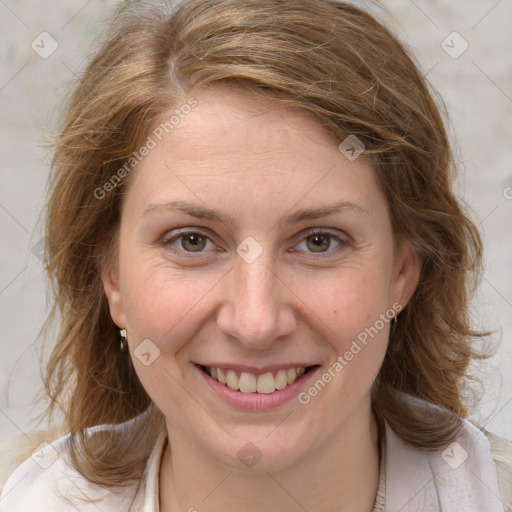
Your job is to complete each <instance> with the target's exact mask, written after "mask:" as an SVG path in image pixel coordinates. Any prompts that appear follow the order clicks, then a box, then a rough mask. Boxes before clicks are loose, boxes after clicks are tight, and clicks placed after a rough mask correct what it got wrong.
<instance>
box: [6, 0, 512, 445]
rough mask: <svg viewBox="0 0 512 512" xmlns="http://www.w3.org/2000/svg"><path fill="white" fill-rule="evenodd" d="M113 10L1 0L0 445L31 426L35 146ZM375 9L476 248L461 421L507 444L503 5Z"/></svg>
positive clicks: (36, 324)
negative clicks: (389, 25) (470, 360)
mask: <svg viewBox="0 0 512 512" xmlns="http://www.w3.org/2000/svg"><path fill="white" fill-rule="evenodd" d="M114 3H115V2H112V1H111V0H110V1H107V0H103V1H101V0H89V1H87V0H67V1H64V0H53V1H52V2H51V3H49V2H36V1H35V0H0V33H1V34H2V43H1V74H0V102H1V106H0V109H1V110H0V111H1V113H2V125H1V137H0V149H1V171H0V237H1V252H0V438H2V437H4V436H5V435H6V434H8V433H11V432H14V431H16V430H22V431H24V430H25V431H26V430H27V429H29V428H31V427H32V426H33V421H32V420H31V418H32V417H33V415H34V411H33V410H32V409H31V407H30V404H31V402H32V400H33V397H34V395H35V392H36V390H37V389H38V387H39V384H40V377H39V369H38V361H37V352H36V343H37V342H36V338H37V334H38V331H39V329H40V327H41V325H42V323H43V321H44V318H45V315H46V312H47V298H46V289H47V284H46V281H45V276H44V274H43V272H42V266H41V262H40V261H39V258H38V257H37V248H38V245H37V244H38V242H39V240H40V239H41V236H42V235H41V229H40V224H38V222H39V215H40V209H41V206H42V204H43V201H44V196H45V186H46V178H47V172H48V161H49V153H48V151H47V150H46V149H44V146H43V144H44V142H45V141H47V140H48V139H49V138H51V137H52V136H54V135H55V131H56V128H55V127H56V121H57V119H58V118H59V106H60V103H61V100H62V97H63V94H64V92H65V91H66V90H67V88H68V87H69V86H70V84H71V83H72V81H73V80H74V79H75V77H76V73H78V72H80V71H81V70H82V69H83V67H84V64H85V62H86V58H87V55H88V54H89V53H90V44H91V42H93V41H94V40H95V37H96V35H97V33H98V31H99V30H100V27H101V23H100V22H101V20H103V19H105V18H106V17H107V16H108V14H109V13H110V12H111V7H112V6H113V5H114ZM356 3H357V2H356ZM382 3H383V4H384V5H385V6H386V7H387V8H388V9H389V10H390V11H391V13H392V15H393V16H394V18H395V23H394V27H395V29H396V30H397V31H399V33H400V35H401V36H402V38H403V39H404V40H405V41H407V42H408V43H409V44H410V45H411V47H412V48H413V49H414V50H415V52H416V55H417V57H418V60H419V62H420V64H421V66H422V68H423V69H424V71H425V73H428V78H429V79H430V81H431V82H432V83H433V84H434V86H435V87H436V88H437V89H438V90H439V91H440V92H441V94H442V96H443V97H444V99H445V101H446V103H447V105H448V109H449V112H450V115H451V120H452V127H453V130H454V132H455V133H456V134H457V140H458V145H459V154H458V160H459V161H460V163H461V166H462V167H463V169H464V173H463V175H462V177H461V179H460V181H459V183H458V189H459V195H460V197H461V199H462V200H464V201H465V202H466V203H467V204H468V206H469V207H470V208H471V210H472V212H473V216H474V219H476V222H477V223H479V226H480V229H481V231H482V233H483V236H484V242H485V247H486V258H485V262H486V266H485V267H486V268H485V274H484V276H483V280H482V286H481V288H480V291H479V294H478V297H477V298H476V300H475V302H474V313H475V317H478V319H479V320H478V322H479V324H478V325H483V326H485V327H486V328H489V329H492V330H493V331H494V332H495V334H494V335H493V338H492V339H493V342H494V343H500V346H499V349H498V353H497V355H496V356H495V357H494V358H493V359H492V360H490V361H489V362H487V363H486V364H485V365H482V366H479V367H478V368H477V371H478V372H479V375H480V376H481V377H482V379H483V382H484V391H485V392H484V396H483V400H482V402H481V405H480V407H479V408H478V409H476V410H475V411H473V413H472V418H473V419H475V420H476V421H478V422H480V423H481V424H483V425H485V426H486V428H487V429H488V430H491V431H493V432H495V433H497V434H500V435H502V436H504V437H507V438H509V439H512V354H511V351H512V322H511V319H512V243H511V240H510V233H511V230H510V225H511V220H512V188H507V187H512V166H511V162H512V159H511V156H512V155H511V153H512V144H511V141H512V121H511V120H512V57H511V55H512V30H511V29H510V20H511V19H512V0H499V1H496V0H469V1H468V0H465V1H454V0H453V1H449V0H430V1H426V0H414V1H412V0H387V1H385V2H382ZM454 31H457V32H458V33H459V34H460V35H461V36H462V38H463V39H464V40H465V41H466V42H467V44H468V48H467V50H466V51H465V52H464V53H462V54H461V55H460V56H458V57H457V58H453V57H454V56H456V54H457V53H459V52H460V51H461V50H462V49H463V45H464V44H465V43H464V41H463V40H462V39H460V38H458V36H457V35H450V34H452V33H453V32H454ZM42 32H48V33H49V34H50V35H51V37H52V38H53V39H54V40H55V41H56V44H58V47H57V48H56V50H55V51H54V52H53V53H52V54H51V55H49V56H48V55H44V52H49V51H50V50H51V48H52V47H51V44H52V42H51V40H50V39H49V38H48V36H40V34H41V33H42ZM448 36H449V37H448ZM447 37H448V39H447ZM41 39H44V48H43V43H42V42H41ZM32 41H35V43H34V45H35V44H39V52H40V53H43V56H44V57H46V58H43V57H41V56H40V55H38V54H37V53H36V52H35V51H34V49H33V48H32V47H31V44H32ZM443 41H445V43H444V48H445V49H446V50H447V51H448V52H450V53H451V54H452V55H451V56H450V55H449V54H448V53H447V52H446V51H445V49H443V47H442V44H443Z"/></svg>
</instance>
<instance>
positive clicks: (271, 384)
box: [206, 367, 306, 393]
mask: <svg viewBox="0 0 512 512" xmlns="http://www.w3.org/2000/svg"><path fill="white" fill-rule="evenodd" d="M206 370H207V372H208V373H209V374H210V375H211V376H212V378H214V379H215V380H216V381H218V382H220V383H221V384H224V385H226V386H228V387H229V388H231V389H233V390H235V391H241V392H242V393H273V392H274V391H275V390H276V389H283V388H285V387H286V386H288V385H289V384H292V383H293V382H295V380H296V379H297V378H299V377H300V376H301V375H303V374H304V373H305V372H306V368H288V369H286V370H279V371H277V372H276V373H275V375H274V374H273V373H272V372H267V373H262V374H261V375H259V376H256V375H254V374H253V373H248V372H240V373H239V374H238V373H237V372H236V371H235V370H230V369H225V368H224V369H222V368H211V367H207V368H206Z"/></svg>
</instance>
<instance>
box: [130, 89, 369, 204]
mask: <svg viewBox="0 0 512 512" xmlns="http://www.w3.org/2000/svg"><path fill="white" fill-rule="evenodd" d="M191 96H192V94H191ZM193 97H194V98H195V100H196V101H197V106H195V107H194V109H193V110H190V111H189V113H187V114H186V115H183V116H182V117H181V119H180V122H179V123H178V124H177V125H176V126H174V127H173V129H172V130H171V131H169V133H168V134H167V135H165V136H164V137H163V139H162V141H161V142H159V143H158V144H157V145H156V147H155V148H154V149H153V150H152V151H151V152H150V153H149V154H148V155H147V156H146V157H145V158H144V159H143V160H142V161H141V162H140V164H139V165H138V166H137V169H136V172H135V176H133V177H132V178H133V180H132V181H133V183H132V184H131V187H132V188H135V189H138V192H139V193H141V194H142V195H144V196H145V200H146V202H161V201H164V200H167V199H169V200H175V199H176V197H172V198H168V197H166V196H169V194H170V195H172V194H173V193H177V191H179V193H180V194H183V193H185V194H187V195H188V196H193V195H194V194H196V195H197V194H199V195H200V196H201V197H203V198H206V197H208V198H209V199H211V197H212V196H213V195H217V196H218V195H219V192H220V195H221V197H220V199H221V200H225V199H226V197H227V194H228V192H230V191H233V190H234V189H237V190H238V191H239V192H242V193H243V194H244V197H242V198H240V200H244V201H246V203H247V205H249V203H251V204H253V206H258V207H264V205H265V203H266V204H267V206H268V202H269V201H274V202H275V201H279V199H282V200H283V201H284V202H286V203H288V202H290V201H298V200H301V201H302V202H305V203H307V202H308V201H309V202H318V201H322V200H323V199H324V198H325V199H329V200H331V199H336V200H339V201H343V200H352V199H354V198H358V199H359V200H362V201H363V202H368V200H369V198H368V197H366V196H368V195H369V193H370V192H372V189H375V187H376V182H375V176H374V175H373V170H372V169H371V167H370V166H369V164H367V163H365V161H364V159H363V158H359V159H358V160H356V161H350V160H348V159H347V158H346V157H344V156H343V154H342V153H340V151H339V150H338V142H337V141H336V140H335V139H334V137H333V136H332V134H330V133H328V132H327V131H326V130H325V129H323V128H322V127H321V126H320V123H319V120H317V119H316V118H315V117H314V116H313V115H312V114H310V113H308V112H305V111H303V110H301V109H299V108H296V107H294V108H291V107H283V106H282V105H279V104H277V103H276V102H275V101H271V100H265V99H258V98H253V97H251V96H249V95H248V94H247V93H244V92H240V91H236V90H233V89H227V88H218V87H215V88H210V89H205V90H203V91H201V92H196V93H193ZM168 117H169V116H168V115H166V118H168ZM377 188H378V187H377ZM342 191H344V194H345V197H334V196H336V195H338V194H339V193H341V192H342ZM373 192H375V191H373ZM139 195H140V194H139ZM370 195H371V194H370ZM301 198H302V199H301ZM195 199H198V198H197V197H196V198H195ZM231 199H237V197H236V194H235V195H234V196H233V197H231ZM205 200H206V199H205ZM304 206H306V204H304Z"/></svg>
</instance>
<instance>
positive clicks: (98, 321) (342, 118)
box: [45, 0, 484, 486]
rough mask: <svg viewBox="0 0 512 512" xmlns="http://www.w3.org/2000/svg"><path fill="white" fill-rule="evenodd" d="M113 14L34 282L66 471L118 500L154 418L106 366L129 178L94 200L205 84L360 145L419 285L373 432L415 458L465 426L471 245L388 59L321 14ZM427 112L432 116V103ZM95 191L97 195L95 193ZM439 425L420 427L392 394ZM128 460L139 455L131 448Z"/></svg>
mask: <svg viewBox="0 0 512 512" xmlns="http://www.w3.org/2000/svg"><path fill="white" fill-rule="evenodd" d="M171 5H172V4H171V3H170V2H169V3H168V2H156V1H155V2H152V1H138V2H137V1H135V2H128V3H126V4H124V5H122V6H121V7H119V8H118V10H117V11H116V12H115V14H114V16H113V19H112V21H111V23H110V25H109V28H108V30H107V31H106V36H105V38H104V40H103V42H102V43H101V45H100V47H99V49H98V50H97V52H96V53H95V54H94V56H93V58H92V60H91V61H90V63H89V65H88V66H87V68H86V70H85V72H84V73H83V75H82V77H81V79H80V81H79V82H78V83H77V85H76V87H75V89H74V91H73V94H72V95H71V97H70V100H69V103H68V105H67V108H66V115H65V119H64V120H63V125H62V129H61V131H60V134H59V137H58V141H57V143H56V148H55V153H54V158H53V162H52V173H51V180H50V196H49V201H48V204H47V238H48V240H49V245H48V254H47V258H48V259H47V269H48V273H49V277H50V279H51V281H52V283H53V290H54V293H55V306H54V308H53V311H52V314H51V317H50V318H51V319H53V320H57V322H58V326H59V332H58V336H57V340H56V343H55V345H54V348H53V351H52V353H51V356H50V358H49V362H48V364H47V370H46V374H45V391H46V394H47V395H48V396H49V397H50V400H49V405H48V408H47V412H46V414H47V415H49V416H51V415H52V414H53V413H54V411H55V410H56V409H57V408H60V409H61V410H62V411H63V413H64V416H65V420H66V428H67V429H68V430H69V431H70V432H71V445H70V450H71V458H72V461H73V464H74V465H75V467H76V469H77V470H78V471H80V472H81V473H82V474H83V475H84V476H85V477H86V478H88V479H89V480H90V481H92V482H95V483H98V484H102V485H107V486H110V485H112V486H114V485H123V483H126V482H127V481H129V479H130V478H137V477H138V475H139V474H140V471H141V469H142V468H143V467H144V463H145V457H147V455H148V454H147V451H146V452H145V451H144V450H143V449H142V448H141V447H142V446H143V442H142V441H143V440H144V441H146V442H147V440H148V439H149V440H152V439H154V438H155V436H156V434H157V432H158V431H159V429H160V428H162V427H163V425H164V423H163V415H162V413H161V412H160V411H159V410H158V409H157V408H156V407H155V406H154V404H152V402H151V400H150V398H149V397H148V395H147V394H146V392H145V390H144V388H143V387H142V385H141V383H140V382H139V380H138V377H137V375H136V373H135V371H134V367H133V365H132V362H131V359H130V357H129V356H127V355H123V354H122V353H120V352H119V338H118V328H117V327H116V325H115V324H114V323H113V321H112V319H111V317H110V314H109V308H108V305H107V301H106V297H105V294H104V291H103V285H102V280H101V274H102V270H103V269H104V268H105V265H108V264H109V263H111V262H112V261H115V250H116V239H117V231H118V227H119V222H120V203H121V200H122V196H123V192H124V190H125V185H126V183H127V182H128V181H129V179H130V178H129V176H128V177H127V178H126V179H124V180H123V181H122V182H121V183H119V184H117V186H115V187H112V189H111V190H108V191H107V192H106V193H105V194H104V197H102V198H101V199H100V198H98V197H97V194H95V190H97V189H98V188H101V187H104V184H105V183H106V182H108V181H109V180H111V179H112V177H113V176H114V175H116V173H118V171H119V169H120V168H121V167H122V166H123V165H124V164H125V163H126V162H127V161H128V160H129V158H130V157H131V156H132V154H133V152H134V151H136V150H137V149H138V148H139V147H140V146H141V144H143V143H144V141H145V140H146V138H147V137H148V134H149V133H150V132H149V130H150V129H151V127H153V126H154V125H155V123H156V122H157V121H158V120H160V119H162V117H163V116H164V115H167V116H168V115H169V112H171V111H172V110H173V109H176V108H178V107H180V106H181V105H183V104H184V103H185V102H186V99H187V97H190V96H192V95H193V93H194V91H198V90H200V89H202V88H204V87H210V86H215V85H222V86H228V87H232V88H233V89H236V90H238V91H245V92H246V93H247V94H249V95H251V96H252V97H258V98H264V99H265V100H270V101H275V102H276V104H278V105H281V106H290V107H298V108H300V109H302V110H303V111H304V112H308V113H310V114H312V115H313V116H314V118H315V119H316V120H317V122H318V125H319V126H320V127H322V128H323V129H324V130H326V131H327V132H328V133H329V134H331V135H332V137H333V140H335V141H338V142H341V141H343V140H344V139H345V137H347V136H348V135H349V134H354V135H356V136H357V137H358V138H359V139H360V140H361V141H362V142H363V143H364V145H365V152H364V155H365V156H366V158H368V159H369V161H370V162H371V164H372V165H373V167H374V169H375V172H376V175H377V176H378V179H379V183H380V186H381V187H382V190H383V192H384V194H385V196H386V198H387V201H388V203H389V210H390V215H391V220H392V225H393V229H394V233H395V237H396V240H397V241H398V242H399V241H400V240H409V241H411V242H412V244H413V245H414V247H415V248H416V250H417V251H418V254H419V256H420V259H421V262H422V269H421V276H420V281H419V284H418V287H417V289H416V291H415V293H414V295H413V297H412V298H411V300H410V302H409V303H408V305H407V306H406V308H405V309H404V311H403V312H401V314H400V318H399V321H398V323H397V324H396V325H395V326H394V327H393V329H392V331H391V334H390V343H389V347H388V351H387V354H386V357H385V360H384V363H383V365H382V368H381V371H380V373H379V375H378V377H377V379H376V381H375V383H374V385H373V388H372V399H373V401H372V403H373V409H374V413H375V415H376V417H377V419H378V420H379V421H380V422H381V423H382V422H383V421H384V420H386V421H387V422H388V423H389V424H390V425H391V427H392V428H393V429H394V430H395V431H396V432H397V434H398V435H399V436H400V437H401V438H402V439H403V440H405V441H407V442H409V443H412V444H413V445H416V446H418V447H423V448H426V449H433V448H438V447H440V446H443V445H445V444H446V443H448V442H449V441H450V440H452V439H453V437H454V435H455V434H456V433H457V430H458V429H459V427H460V418H462V417H464V416H465V415H466V413H467V403H466V402H467V400H466V398H467V397H466V395H465V392H464V389H465V383H466V380H467V379H468V377H469V376H468V374H467V371H468V366H469V364H470V362H471V361H472V359H473V358H476V357H483V356H482V355H481V354H480V353H478V352H477V351H476V349H475V343H474V342H475V340H476V339H477V338H478V337H479V336H482V335H483V334H484V333H480V332H476V331H474V330H473V329H472V328H471V325H470V320H471V319H470V314H469V301H470V299H471V296H472V293H473V292H474V288H475V286H476V284H477V281H478V276H479V274H480V270H481V257H482V255H481V252H482V247H481V241H480V237H479V234H478V231H477V229H476V227H475V225H474V224H473V223H472V222H471V220H470V219H469V217H468V215H467V214H466V213H465V211H464V209H463V208H462V206H461V204H460V202H459V201H458V200H457V198H456V197H455V195H454V191H453V187H452V182H453V178H454V173H455V170H456V169H455V166H454V162H453V158H452V152H451V146H450V142H449V139H448V137H447V132H446V130H445V126H444V124H443V120H442V117H441V115H440V107H439V106H438V103H439V102H438V101H437V100H435V95H434V94H433V93H432V90H431V88H430V86H429V85H428V83H427V81H426V79H425V77H424V76H423V74H422V72H421V70H420V69H419V67H418V66H417V64H416V63H415V61H414V59H413V58H412V57H411V55H410V52H409V51H408V50H407V49H406V48H405V47H404V45H403V44H402V43H401V42H400V41H399V40H398V39H397V38H396V37H395V36H394V35H393V34H392V32H391V31H390V30H389V29H388V28H386V26H385V24H384V23H383V22H380V21H378V20H377V17H376V15H371V14H369V13H368V12H365V11H364V10H362V9H361V8H357V7H355V6H354V5H351V4H348V3H342V2H338V1H334V0H294V1H293V2H289V1H283V0H258V1H254V0H209V1H204V0H190V1H186V2H183V3H181V4H180V5H178V6H177V7H175V8H172V7H171ZM439 105H442V103H439ZM103 190H105V189H104V188H103ZM397 391H399V392H402V393H404V394H406V395H411V396H414V397H418V398H422V399H424V400H427V401H429V402H431V403H433V404H436V405H438V406H439V407H441V408H442V409H444V410H446V411H447V413H446V414H444V415H441V416H439V417H436V418H421V417H418V416H417V413H416V412H414V410H413V408H411V407H410V406H409V405H407V403H406V402H404V401H402V400H401V398H400V397H401V396H403V395H402V394H401V393H397ZM144 411H147V413H148V414H147V415H143V416H142V420H141V421H140V422H138V423H137V424H136V426H135V427H134V428H133V430H132V431H130V432H128V433H125V435H124V436H123V437H122V438H120V437H116V436H111V437H110V438H109V440H108V442H107V443H106V444H104V445H99V446H93V445H92V444H91V441H90V439H89V438H88V437H87V436H86V434H85V430H84V429H85V428H86V427H91V426H94V425H100V424H118V423H121V422H124V421H126V420H129V419H131V418H134V417H135V416H137V415H139V414H141V413H142V412H144ZM138 448H140V449H138Z"/></svg>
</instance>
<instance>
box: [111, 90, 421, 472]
mask: <svg viewBox="0 0 512 512" xmlns="http://www.w3.org/2000/svg"><path fill="white" fill-rule="evenodd" d="M194 97H195V98H196V99H197V101H198V105H197V107H195V108H194V109H193V110H192V111H191V112H190V113H189V114H188V115H187V116H186V117H184V119H182V120H181V121H180V123H179V124H178V125H176V126H175V127H174V129H173V130H172V131H171V132H170V133H169V135H168V136H167V137H166V138H164V139H163V140H162V142H160V143H159V144H157V145H156V147H155V148H154V149H152V150H151V151H150V152H149V154H148V155H147V156H146V157H145V158H144V159H143V160H142V161H141V162H140V163H139V165H138V167H137V169H136V170H135V171H134V173H133V175H132V176H131V178H130V180H131V181H130V183H129V186H128V188H127V191H126V194H125V196H124V200H123V206H122V215H121V225H120V234H119V250H118V260H117V261H116V262H115V264H114V265H113V267H112V268H111V269H106V270H105V272H104V276H103V280H104V285H105V291H106V294H107V298H108V301H109V305H110V310H111V314H112V318H113V320H114V321H115V322H116V324H117V325H118V326H119V327H121V328H123V327H125V328H126V329H127V333H128V344H129V349H130V355H131V357H132V359H133V362H134V365H135V368H136V371H137V373H138V376H139V378H140V380H141V382H142V384H143V386H144V387H145V389H146V391H147V392H148V394H149V396H150V397H151V398H152V400H153V401H154V402H155V403H156V405H157V406H158V407H159V408H160V410H161V411H162V412H163V413H164V415H165V416H166V419H167V427H168V431H169V436H170V439H171V445H172V439H173V436H174V437H176V439H178V438H181V439H186V440H187V442H189V443H190V444H191V445H194V446H197V447H200V449H201V450H202V451H203V452H204V453H205V454H207V455H208V456H211V457H212V459H215V460H217V461H219V462H221V463H223V464H228V465H230V466H236V467H241V464H242V462H241V457H240V450H241V448H242V447H244V446H245V448H244V449H245V450H249V451H250V450H255V448H247V447H248V446H249V445H247V444H246V443H249V442H251V443H252V444H253V445H254V446H255V447H257V450H258V452H259V453H261V454H263V455H264V457H263V458H262V460H261V463H260V464H262V465H263V466H264V467H265V468H267V469H276V468H278V467H279V468H283V467H285V466H286V465H289V464H294V463H296V462H297V461H299V460H300V459H303V458H306V457H308V454H310V453H312V452H313V451H314V450H316V449H318V448H319V447H320V446H321V445H323V446H328V445H329V443H332V442H334V441H335V440H336V439H337V438H339V437H340V436H341V434H342V433H343V435H347V432H348V431H349V430H350V429H352V430H353V429H355V428H357V425H361V424H364V423H365V422H368V421H369V418H370V416H371V412H370V388H371V385H372V383H373V381H374V379H375V377H376V375H377V373H378V371H379V368H380V366H381V364H382V361H383V358H384V355H385V352H386V347H387V340H388V335H389V329H390V323H391V322H390V321H391V319H392V317H393V316H394V314H396V313H397V312H398V311H399V310H400V307H403V306H405V303H406V302H407V300H408V298H409V297H410V295H411V294H412V292H413V290H414V287H415V285H416V282H417V278H418V263H417V260H416V257H415V255H414V253H413V251H412V250H411V249H410V247H409V246H408V245H407V244H403V245H401V246H399V247H396V246H395V245H394V242H393V233H392V229H391V223H390V216H389V212H388V208H387V203H386V199H385V197H384V195H383V194H382V192H381V190H380V189H379V186H378V182H377V177H376V174H375V173H376V171H375V170H374V169H372V167H370V165H369V164H367V163H365V161H364V159H363V158H362V157H359V158H358V159H356V160H354V161H350V160H349V159H347V158H346V157H345V155H344V154H343V153H341V152H340V151H339V150H338V147H337V143H336V141H334V140H333V139H332V138H331V137H330V136H328V135H327V134H326V133H324V132H323V131H322V129H321V128H320V127H319V126H318V125H317V124H315V122H314V121H313V120H312V119H311V118H309V117H307V115H306V114H304V113H302V112H301V111H298V110H290V109H279V108H276V106H275V105H271V104H267V103H263V102H262V100H254V99H251V98H249V97H247V96H246V95H244V94H242V93H239V92H235V91H233V90H227V89H220V88H216V89H209V90H204V91H202V92H200V93H198V94H194ZM340 142H341V141H340ZM297 369H299V370H298V371H297ZM212 374H213V375H212ZM241 453H242V454H243V451H242V452H241ZM237 454H238V455H237Z"/></svg>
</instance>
